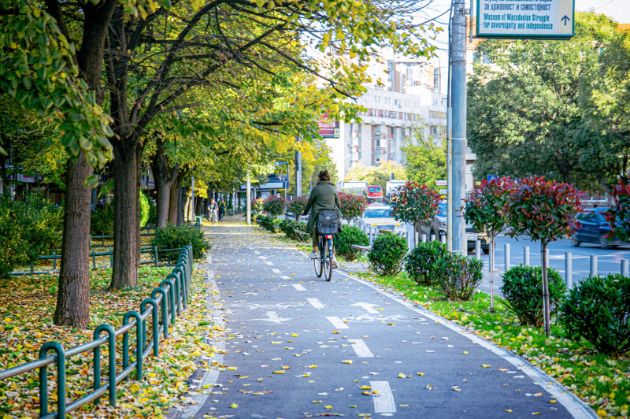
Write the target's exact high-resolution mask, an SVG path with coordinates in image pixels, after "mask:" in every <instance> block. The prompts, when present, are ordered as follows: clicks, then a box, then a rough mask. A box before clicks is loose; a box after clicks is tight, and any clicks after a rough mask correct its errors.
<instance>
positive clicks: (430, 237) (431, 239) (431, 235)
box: [429, 233, 435, 241]
mask: <svg viewBox="0 0 630 419" xmlns="http://www.w3.org/2000/svg"><path fill="white" fill-rule="evenodd" d="M429 241H435V234H433V233H431V234H429Z"/></svg>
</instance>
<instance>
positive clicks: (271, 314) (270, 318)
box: [252, 311, 291, 324]
mask: <svg viewBox="0 0 630 419" xmlns="http://www.w3.org/2000/svg"><path fill="white" fill-rule="evenodd" d="M266 314H267V318H266V319H252V320H262V321H267V322H272V323H276V324H280V323H282V322H286V321H289V320H291V319H290V318H286V317H280V316H278V313H276V312H275V311H268V312H267V313H266Z"/></svg>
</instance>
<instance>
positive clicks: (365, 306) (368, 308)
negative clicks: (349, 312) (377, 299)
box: [352, 302, 378, 314]
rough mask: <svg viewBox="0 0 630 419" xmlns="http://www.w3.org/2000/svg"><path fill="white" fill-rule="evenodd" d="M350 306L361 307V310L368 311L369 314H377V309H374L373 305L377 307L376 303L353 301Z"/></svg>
mask: <svg viewBox="0 0 630 419" xmlns="http://www.w3.org/2000/svg"><path fill="white" fill-rule="evenodd" d="M352 307H361V308H362V309H363V310H365V311H367V312H368V313H371V314H378V310H375V309H374V307H377V305H376V304H370V303H363V302H361V303H354V304H352Z"/></svg>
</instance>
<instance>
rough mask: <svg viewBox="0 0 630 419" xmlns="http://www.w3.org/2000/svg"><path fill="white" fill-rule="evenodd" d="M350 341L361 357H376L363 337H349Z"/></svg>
mask: <svg viewBox="0 0 630 419" xmlns="http://www.w3.org/2000/svg"><path fill="white" fill-rule="evenodd" d="M348 342H350V344H351V345H352V349H354V352H355V353H356V354H357V356H358V357H359V358H374V354H373V353H372V351H370V348H368V346H367V344H366V343H365V341H364V340H363V339H348Z"/></svg>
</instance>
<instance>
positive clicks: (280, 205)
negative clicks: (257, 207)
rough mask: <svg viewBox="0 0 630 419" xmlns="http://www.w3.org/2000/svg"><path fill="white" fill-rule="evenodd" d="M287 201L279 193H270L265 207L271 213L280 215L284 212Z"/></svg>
mask: <svg viewBox="0 0 630 419" xmlns="http://www.w3.org/2000/svg"><path fill="white" fill-rule="evenodd" d="M286 206H287V201H286V200H285V199H284V198H283V197H281V196H278V195H270V196H268V197H267V199H265V202H264V204H263V209H264V210H265V211H266V212H267V213H268V214H270V215H274V216H278V215H280V214H283V213H284V209H285V208H286Z"/></svg>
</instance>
